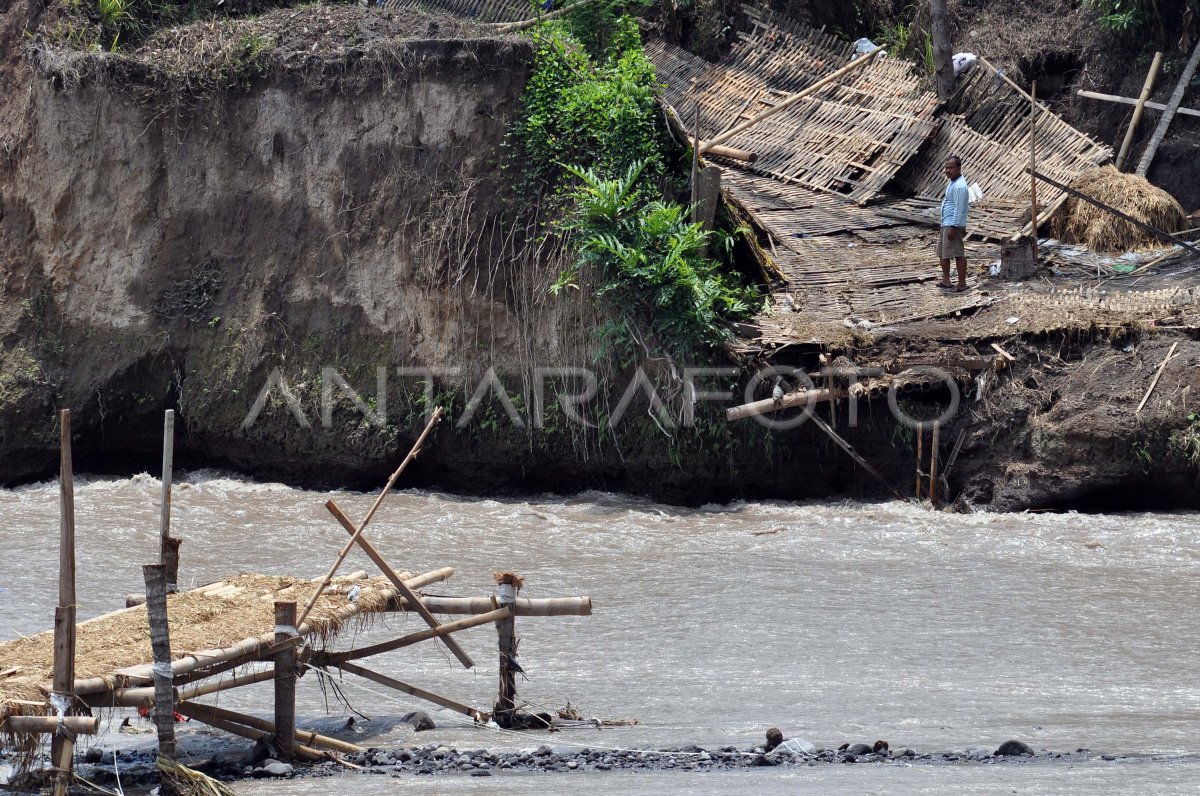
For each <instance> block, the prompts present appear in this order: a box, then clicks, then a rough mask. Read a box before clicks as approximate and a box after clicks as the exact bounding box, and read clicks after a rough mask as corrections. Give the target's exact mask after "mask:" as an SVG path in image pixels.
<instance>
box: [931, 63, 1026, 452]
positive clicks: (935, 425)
mask: <svg viewBox="0 0 1200 796" xmlns="http://www.w3.org/2000/svg"><path fill="white" fill-rule="evenodd" d="M1037 117H1038V104H1037V81H1036V80H1035V81H1033V85H1031V86H1030V87H1029V202H1030V204H1031V205H1032V206H1033V211H1032V212H1031V213H1030V215H1029V218H1030V219H1031V221H1030V223H1031V224H1033V264H1034V266H1036V265H1037V261H1038V229H1037V228H1038V223H1037V217H1038V208H1037V177H1035V176H1033V172H1035V171H1037ZM934 428H935V429H936V428H937V426H936V425H935V426H934ZM933 433H935V434H936V433H937V431H934V432H933Z"/></svg>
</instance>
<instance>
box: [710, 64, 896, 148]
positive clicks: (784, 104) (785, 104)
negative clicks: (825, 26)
mask: <svg viewBox="0 0 1200 796" xmlns="http://www.w3.org/2000/svg"><path fill="white" fill-rule="evenodd" d="M881 52H883V50H882V49H875V50H872V51H871V52H869V53H867V54H866V55H864V56H863V57H862V58H856V59H855V60H853V61H851V62H850V63H848V64H847V65H846V66H843V67H842V68H841V69H839V70H837V71H836V72H833V73H831V74H829V75H826V76H825V77H823V78H821V79H820V80H818V81H817V82H816V83H813V84H812V85H811V86H809V87H808V88H806V89H804V90H802V91H798V92H797V93H795V94H792V95H791V96H788V97H785V98H784V99H783V100H781V101H780V102H779V103H777V104H775V105H772V106H771V107H770V108H767V109H766V110H765V111H762V112H760V113H757V114H755V115H754V116H752V117H751V118H749V119H747V120H746V121H744V122H742V123H741V124H739V125H737V126H736V127H732V128H730V129H729V130H726V131H725V132H723V133H721V134H720V135H718V136H717V137H716V138H714V139H713V140H711V141H708V142H706V143H704V144H701V146H700V154H701V155H703V154H705V153H706V152H708V151H709V150H710V149H711V148H712V147H714V146H716V145H717V144H723V143H725V142H726V141H728V140H729V139H731V138H733V137H734V136H736V135H737V134H738V133H741V132H743V131H745V130H749V129H750V128H751V127H754V126H755V125H756V124H758V123H759V122H762V121H764V120H766V119H769V118H770V117H772V116H774V115H775V114H777V113H779V112H781V111H784V110H787V109H788V108H790V107H792V106H793V105H795V104H796V103H797V102H799V101H800V100H802V99H806V98H807V97H809V96H811V95H813V94H815V93H816V92H818V91H820V90H821V89H823V88H825V87H826V86H828V85H829V84H830V83H833V82H834V81H836V80H838V79H840V78H842V77H845V76H846V75H848V74H850V73H851V72H854V71H856V70H858V69H861V68H863V67H864V66H866V65H867V64H869V63H870V62H871V61H873V60H875V57H876V56H877V55H879V53H881Z"/></svg>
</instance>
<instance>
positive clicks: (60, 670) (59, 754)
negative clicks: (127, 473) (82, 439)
mask: <svg viewBox="0 0 1200 796" xmlns="http://www.w3.org/2000/svg"><path fill="white" fill-rule="evenodd" d="M59 457H60V458H59V479H58V483H59V523H58V607H57V608H56V609H55V611H54V680H53V689H54V691H53V696H52V697H51V704H53V705H54V708H55V710H56V712H57V713H58V717H56V718H55V721H56V722H57V721H58V719H59V718H62V717H63V715H64V714H65V713H66V712H67V711H68V710H69V709H70V708H71V705H72V703H73V702H74V700H75V614H76V600H75V472H74V465H73V463H72V461H71V410H69V409H63V410H62V411H61V412H60V413H59ZM64 727H65V724H64ZM74 752H75V744H74V742H73V740H72V738H71V735H70V734H69V733H68V732H64V731H58V732H55V734H54V739H53V740H52V741H51V742H50V761H51V763H52V765H53V766H54V796H66V793H67V788H68V787H69V786H70V784H71V780H72V779H73V774H72V767H73V766H72V759H73V757H74Z"/></svg>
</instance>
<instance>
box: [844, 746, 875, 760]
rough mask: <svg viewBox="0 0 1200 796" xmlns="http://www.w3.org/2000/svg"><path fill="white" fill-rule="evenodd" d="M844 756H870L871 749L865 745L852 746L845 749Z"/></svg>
mask: <svg viewBox="0 0 1200 796" xmlns="http://www.w3.org/2000/svg"><path fill="white" fill-rule="evenodd" d="M846 754H847V755H853V756H854V757H862V756H863V755H869V754H871V747H869V746H867V745H866V744H865V743H856V744H852V745H851V746H849V747H847V748H846Z"/></svg>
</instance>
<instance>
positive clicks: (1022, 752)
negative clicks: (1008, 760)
mask: <svg viewBox="0 0 1200 796" xmlns="http://www.w3.org/2000/svg"><path fill="white" fill-rule="evenodd" d="M1033 754H1034V751H1033V747H1031V746H1030V745H1029V744H1027V743H1022V742H1021V741H1005V742H1004V743H1002V744H1000V748H999V749H997V750H996V756H997V757H1024V756H1026V755H1028V756H1030V757H1032V756H1033Z"/></svg>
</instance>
